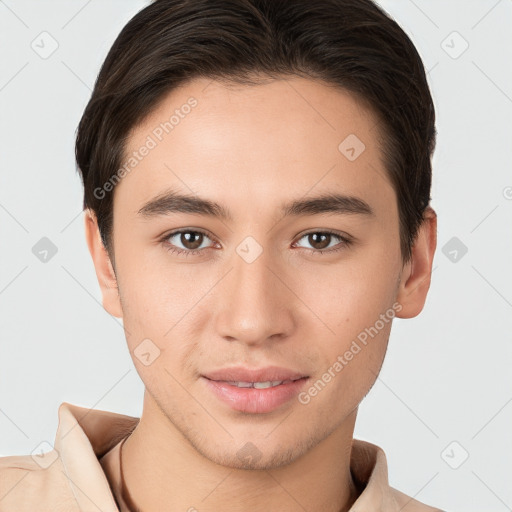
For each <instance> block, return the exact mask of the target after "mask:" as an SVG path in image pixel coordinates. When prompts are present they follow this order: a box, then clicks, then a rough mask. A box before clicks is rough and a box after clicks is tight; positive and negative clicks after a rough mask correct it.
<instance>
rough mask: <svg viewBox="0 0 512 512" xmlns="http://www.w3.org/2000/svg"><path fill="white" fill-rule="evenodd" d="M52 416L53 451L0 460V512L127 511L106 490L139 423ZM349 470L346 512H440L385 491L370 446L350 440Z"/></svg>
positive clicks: (92, 412)
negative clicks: (351, 482)
mask: <svg viewBox="0 0 512 512" xmlns="http://www.w3.org/2000/svg"><path fill="white" fill-rule="evenodd" d="M58 415H59V426H58V428H57V434H56V436H55V443H54V448H53V450H51V451H46V452H45V453H37V452H35V453H33V454H32V455H14V456H7V457H0V512H99V511H101V512H124V511H125V510H128V508H127V507H126V505H125V504H124V503H123V502H121V503H120V504H119V507H120V508H118V505H117V504H116V500H115V499H114V494H113V492H112V489H115V490H117V489H119V481H118V477H117V475H119V468H118V467H116V464H118V462H119V446H120V444H121V441H122V440H123V439H124V438H125V437H126V436H128V435H129V434H130V433H131V432H132V431H133V429H134V428H135V426H136V425H137V423H138V421H139V418H135V417H132V416H126V415H123V414H118V413H114V412H110V411H102V410H98V409H87V408H85V407H79V406H77V405H73V404H70V403H67V402H63V403H62V404H61V405H60V406H59V410H58ZM42 451H44V450H42ZM107 465H108V468H109V470H108V472H107V473H108V474H109V475H110V477H109V478H110V480H112V481H109V479H108V478H107V473H106V472H105V468H106V467H107ZM351 469H352V472H353V474H354V476H355V477H356V478H358V479H359V480H361V481H363V482H367V484H366V488H365V489H364V491H363V492H362V493H361V495H360V496H359V498H358V499H357V500H356V502H355V503H354V505H353V506H352V507H351V509H350V512H442V511H440V509H437V508H433V507H429V506H427V505H424V504H422V503H420V502H419V501H417V500H415V499H413V498H410V497H408V496H406V495H405V494H403V493H401V492H400V491H397V490H396V489H394V488H392V487H390V486H389V484H388V470H387V461H386V456H385V454H384V451H383V450H382V449H381V448H379V447H378V446H376V445H374V444H371V443H368V442H366V441H362V440H358V439H354V442H353V446H352V456H351ZM115 494H116V495H119V494H120V493H119V492H116V493H115Z"/></svg>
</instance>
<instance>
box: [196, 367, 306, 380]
mask: <svg viewBox="0 0 512 512" xmlns="http://www.w3.org/2000/svg"><path fill="white" fill-rule="evenodd" d="M203 377H206V378H207V379H210V380H217V381H225V382H269V381H271V382H277V381H284V380H296V379H300V378H303V377H307V375H304V374H303V373H301V372H297V371H295V370H290V369H288V368H280V367H278V366H267V367H265V368H255V369H251V368H243V367H242V366H233V367H231V368H221V369H219V370H213V371H211V372H208V373H207V374H205V375H203Z"/></svg>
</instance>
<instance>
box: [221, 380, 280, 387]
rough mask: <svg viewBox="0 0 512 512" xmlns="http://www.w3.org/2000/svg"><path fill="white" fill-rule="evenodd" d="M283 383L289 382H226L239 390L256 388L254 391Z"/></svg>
mask: <svg viewBox="0 0 512 512" xmlns="http://www.w3.org/2000/svg"><path fill="white" fill-rule="evenodd" d="M283 382H289V381H284V380H276V381H267V382H228V384H231V385H232V386H237V387H239V388H256V389H267V388H272V387H274V386H279V385H280V384H282V383H283Z"/></svg>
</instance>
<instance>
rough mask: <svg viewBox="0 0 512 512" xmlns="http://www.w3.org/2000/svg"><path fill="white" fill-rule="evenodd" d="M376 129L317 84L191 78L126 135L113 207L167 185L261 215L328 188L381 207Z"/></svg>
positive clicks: (332, 90) (354, 104) (345, 99)
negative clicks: (282, 200) (286, 200)
mask: <svg viewBox="0 0 512 512" xmlns="http://www.w3.org/2000/svg"><path fill="white" fill-rule="evenodd" d="M377 128H378V127H377V119H376V118H375V117H374V115H373V114H372V113H371V112H370V111H369V110H367V109H366V108H365V107H364V106H363V105H362V104H361V103H360V102H359V101H358V100H357V98H356V97H354V96H353V95H351V94H350V93H348V92H346V91H343V90H341V89H339V88H336V87H333V86H331V85H328V84H325V83H324V82H321V81H316V80H309V79H305V78H298V77H293V78H282V79H277V80H267V81H266V82H264V83H262V84H258V85H240V84H226V83H223V82H219V81H216V80H211V79H205V78H201V79H195V80H192V81H190V82H188V83H186V84H184V85H182V86H180V87H179V88H177V89H175V90H173V91H171V92H170V93H169V94H167V95H166V96H165V97H164V98H163V99H162V100H161V101H160V103H159V104H158V106H157V107H156V108H154V109H153V111H152V112H151V113H150V114H149V115H148V116H147V117H146V118H145V119H144V121H143V122H142V123H141V124H139V125H138V126H137V127H135V128H134V129H133V130H132V132H131V133H130V136H129V137H128V140H127V144H126V147H125V155H124V158H123V162H122V165H123V166H124V168H125V170H126V172H125V173H123V174H124V177H123V178H122V180H121V181H120V182H119V184H118V185H117V186H116V188H115V190H114V194H115V197H116V200H115V201H114V204H115V205H114V208H115V209H116V208H118V207H126V208H129V209H130V211H131V212H136V210H137V206H138V205H140V204H142V203H143V202H145V201H147V199H148V198H150V197H152V196H154V195H157V194H158V193H161V192H162V191H164V190H165V189H166V188H169V186H172V187H173V188H181V190H183V192H187V193H192V194H200V195H202V196H208V197H214V198H215V199H216V200H218V202H229V203H231V204H233V206H235V207H236V205H237V204H238V206H240V207H244V206H245V208H247V207H248V206H249V204H248V203H247V201H248V199H250V201H251V204H252V205H253V206H254V207H259V208H260V209H261V208H263V207H267V206H268V204H269V203H271V202H272V199H273V198H274V197H275V198H277V197H296V196H301V195H305V194H307V193H308V191H314V192H326V191H331V190H333V189H334V188H335V189H336V192H346V193H350V194H353V195H360V196H366V198H368V199H369V200H370V201H371V200H376V201H378V200H379V197H378V189H379V188H380V190H381V196H382V191H383V192H384V196H383V197H380V199H386V194H388V195H389V194H391V196H390V197H392V196H393V194H394V192H393V190H392V189H390V187H391V186H390V183H389V180H388V178H387V176H386V173H385V172H384V170H383V166H382V162H381V154H380V148H379V147H378V144H377V140H378V139H377V135H378V132H377ZM145 148H146V149H145ZM372 195H373V196H375V197H373V198H372ZM388 199H389V198H388ZM116 203H117V205H116Z"/></svg>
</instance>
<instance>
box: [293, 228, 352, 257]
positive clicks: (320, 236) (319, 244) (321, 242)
mask: <svg viewBox="0 0 512 512" xmlns="http://www.w3.org/2000/svg"><path fill="white" fill-rule="evenodd" d="M303 238H306V239H307V242H308V243H309V244H311V245H312V246H313V249H309V248H307V247H304V249H306V250H307V251H308V252H310V253H311V254H332V253H335V252H338V251H341V250H342V249H345V248H347V247H349V246H350V245H351V244H352V240H351V239H350V238H349V237H348V236H346V235H341V234H340V233H336V232H334V231H329V230H327V231H311V232H309V233H306V234H305V235H302V237H301V238H300V239H299V240H302V239H303ZM335 239H338V241H339V242H338V244H336V243H335V244H334V246H332V245H331V242H333V241H335ZM329 246H331V247H335V248H334V249H331V248H328V247H329ZM326 247H327V248H328V249H326Z"/></svg>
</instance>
